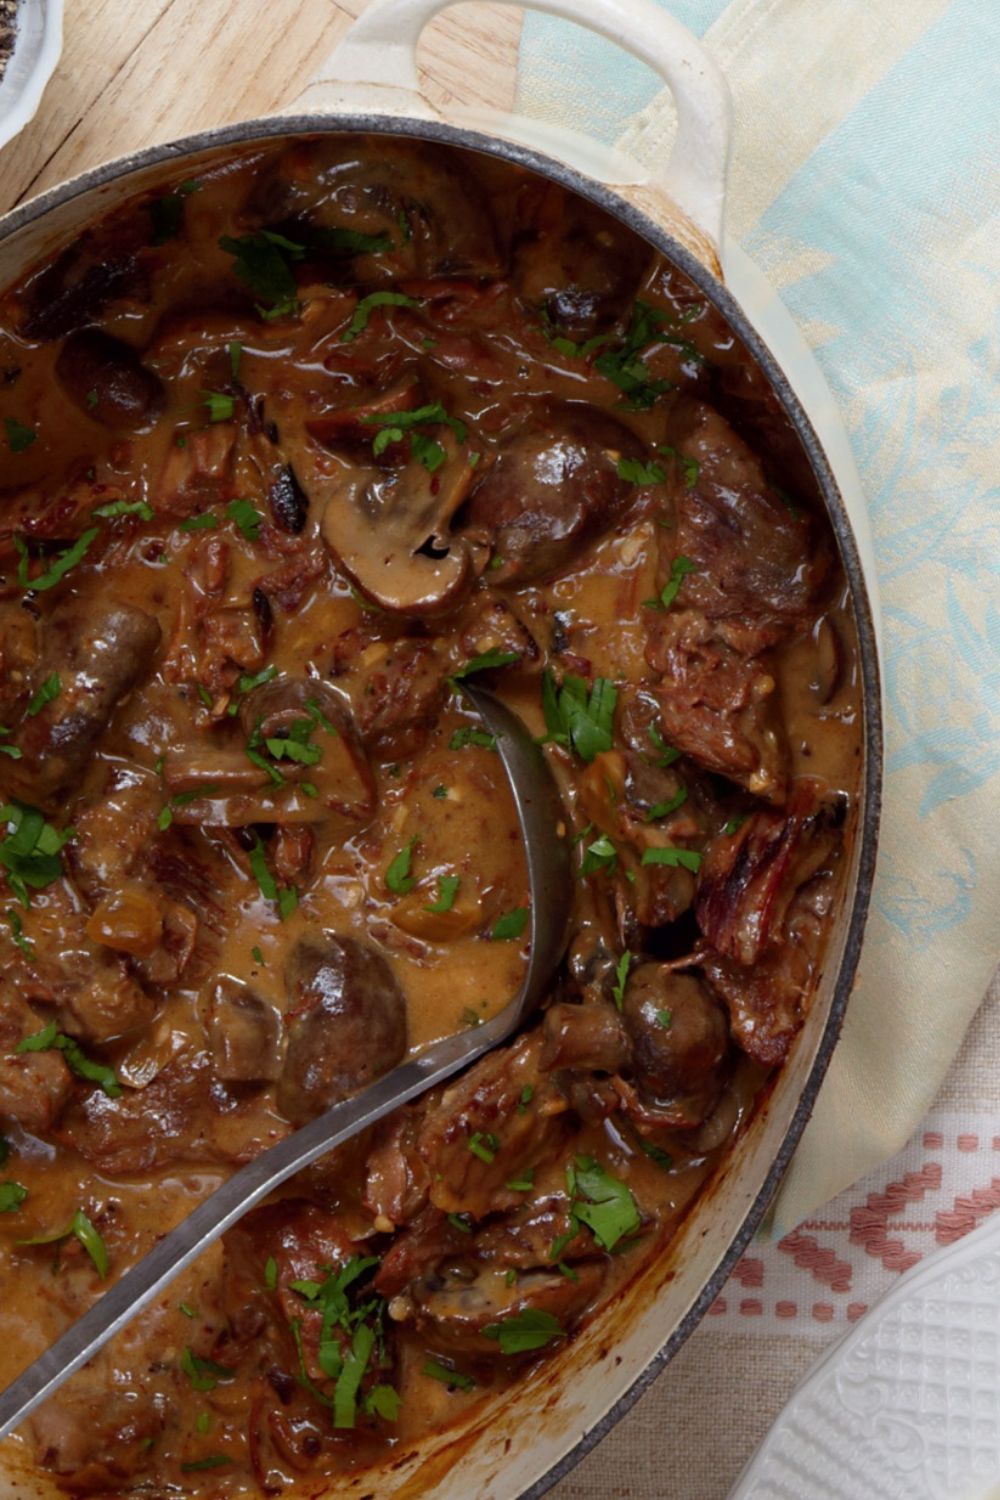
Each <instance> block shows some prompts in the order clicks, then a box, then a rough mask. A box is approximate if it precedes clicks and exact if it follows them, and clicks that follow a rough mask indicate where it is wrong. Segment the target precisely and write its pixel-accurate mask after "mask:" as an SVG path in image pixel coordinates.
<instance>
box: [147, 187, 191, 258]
mask: <svg viewBox="0 0 1000 1500" xmlns="http://www.w3.org/2000/svg"><path fill="white" fill-rule="evenodd" d="M200 185H201V184H200V183H197V182H193V181H191V182H182V183H181V185H180V187H178V188H177V189H176V190H175V191H174V192H172V193H163V194H162V195H161V196H160V197H159V198H153V199H152V201H151V202H150V203H148V204H147V205H146V208H147V211H148V213H149V222H150V226H151V228H152V231H153V232H152V234H151V236H150V240H149V243H150V244H151V245H165V244H166V243H167V242H168V240H174V239H176V238H177V236H178V234H179V233H180V230H181V225H182V224H183V222H184V199H185V198H187V197H189V196H190V194H191V193H196V192H197V191H198V188H199V187H200Z"/></svg>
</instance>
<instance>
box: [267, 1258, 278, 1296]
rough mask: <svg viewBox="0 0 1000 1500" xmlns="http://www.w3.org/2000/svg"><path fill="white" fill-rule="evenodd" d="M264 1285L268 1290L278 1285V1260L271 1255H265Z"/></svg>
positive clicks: (273, 1289)
mask: <svg viewBox="0 0 1000 1500" xmlns="http://www.w3.org/2000/svg"><path fill="white" fill-rule="evenodd" d="M264 1285H265V1287H266V1288H267V1290H268V1291H269V1292H273V1291H275V1290H276V1289H277V1285H278V1262H277V1261H276V1260H275V1258H274V1256H273V1255H269V1256H268V1257H267V1260H266V1262H265V1263H264Z"/></svg>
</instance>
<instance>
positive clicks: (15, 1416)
mask: <svg viewBox="0 0 1000 1500" xmlns="http://www.w3.org/2000/svg"><path fill="white" fill-rule="evenodd" d="M463 687H464V692H465V695H466V697H467V698H468V699H469V700H470V702H472V703H473V704H474V706H475V707H476V708H477V710H478V711H479V713H480V714H481V715H482V717H483V719H484V721H485V722H486V723H487V725H488V726H489V728H490V729H491V730H492V732H493V733H494V734H495V735H496V736H497V748H498V750H499V752H500V757H501V760H502V762H503V767H504V771H505V773H506V775H507V779H508V781H509V783H510V788H511V793H512V795H513V799H514V805H515V809H516V812H517V818H518V822H519V824H520V827H521V834H522V837H523V839H524V848H525V859H526V863H527V867H528V887H529V890H530V893H531V905H530V910H529V928H528V932H529V942H530V947H529V950H528V962H527V967H526V970H525V974H524V979H523V982H522V984H521V987H520V989H519V990H518V993H517V994H516V995H515V997H514V998H513V1000H511V1001H510V1002H509V1004H507V1005H506V1006H504V1008H503V1010H502V1011H500V1012H499V1013H498V1014H497V1015H495V1016H493V1017H492V1019H491V1020H489V1021H486V1022H484V1023H483V1024H482V1025H480V1026H474V1027H471V1028H469V1029H467V1030H465V1031H460V1032H456V1033H455V1035H453V1036H448V1037H444V1038H443V1039H442V1040H441V1041H440V1042H435V1043H434V1044H433V1045H432V1046H430V1047H428V1048H427V1049H426V1050H425V1051H423V1052H421V1053H420V1054H419V1056H417V1057H414V1058H411V1059H410V1061H409V1062H405V1063H402V1064H401V1065H400V1066H399V1067H398V1068H393V1070H392V1072H391V1073H386V1074H385V1075H384V1076H383V1077H382V1078H379V1079H377V1080H376V1082H375V1083H373V1084H370V1085H369V1087H368V1088H366V1089H364V1090H363V1091H362V1092H361V1093H360V1094H355V1095H354V1096H353V1097H352V1098H350V1099H345V1100H344V1101H343V1102H342V1103H341V1104H335V1105H333V1107H332V1108H331V1109H328V1110H326V1111H325V1113H324V1114H321V1115H319V1116H318V1117H317V1118H316V1119H315V1120H311V1121H310V1122H309V1124H308V1125H303V1126H302V1127H301V1128H300V1129H298V1130H295V1131H293V1132H292V1134H291V1135H288V1136H286V1137H285V1139H284V1140H283V1141H279V1142H278V1143H277V1145H275V1146H270V1147H269V1148H268V1149H267V1150H266V1151H263V1152H261V1154H260V1156H258V1157H255V1159H254V1160H253V1161H251V1162H248V1163H247V1165H246V1166H245V1167H241V1168H240V1170H239V1171H238V1172H236V1173H235V1174H234V1176H232V1177H230V1178H229V1179H228V1181H226V1182H224V1183H223V1184H222V1186H221V1187H218V1188H216V1190H215V1192H214V1193H212V1194H211V1195H210V1196H209V1197H208V1198H206V1199H205V1200H204V1202H203V1203H199V1205H198V1207H197V1208H196V1209H194V1210H193V1212H192V1213H190V1214H188V1215H187V1217H186V1218H185V1219H182V1220H181V1222H180V1223H179V1224H178V1225H177V1227H176V1228H175V1229H172V1230H171V1231H170V1233H169V1234H166V1235H164V1237H163V1239H161V1240H158V1241H157V1243H156V1244H155V1245H154V1246H153V1248H152V1250H150V1251H148V1253H147V1254H146V1255H144V1256H143V1257H142V1259H141V1260H139V1261H137V1262H136V1264H135V1265H134V1266H132V1267H131V1269H130V1270H128V1271H126V1272H125V1274H124V1276H122V1277H121V1278H120V1280H118V1281H116V1282H115V1284H114V1286H113V1287H110V1288H109V1290H108V1291H106V1292H105V1293H104V1295H103V1296H102V1297H101V1298H100V1299H99V1300H98V1301H97V1302H95V1303H94V1305H93V1307H91V1308H89V1309H88V1310H87V1312H85V1313H84V1315H83V1317H82V1318H78V1319H77V1321H76V1322H75V1323H73V1324H72V1325H71V1326H70V1327H69V1328H68V1329H67V1330H66V1332H65V1333H64V1334H62V1335H61V1336H60V1337H59V1338H58V1339H56V1341H55V1343H54V1344H50V1345H49V1347H48V1349H46V1350H45V1352H44V1353H43V1354H40V1355H39V1357H38V1358H37V1359H36V1360H35V1362H34V1363H33V1364H31V1365H29V1366H28V1368H27V1369H26V1370H24V1371H23V1372H22V1373H21V1374H20V1375H19V1376H18V1377H17V1379H16V1380H15V1381H14V1382H13V1383H12V1384H11V1385H9V1386H8V1387H7V1389H6V1390H5V1391H3V1392H2V1393H0V1439H2V1438H5V1437H6V1436H7V1435H8V1433H10V1432H13V1430H14V1428H15V1427H17V1426H18V1424H19V1423H20V1422H22V1421H23V1420H24V1418H25V1417H27V1416H28V1415H30V1413H31V1412H33V1411H34V1410H35V1408H36V1407H37V1406H40V1405H41V1403H42V1402H43V1401H45V1400H46V1399H47V1398H48V1397H49V1396H51V1395H52V1393H53V1392H54V1391H57V1390H58V1389H59V1387H60V1386H61V1385H62V1384H63V1382H64V1381H66V1380H68V1379H69V1377H70V1376H71V1375H72V1374H73V1373H74V1372H75V1371H76V1370H79V1368H80V1366H81V1365H85V1364H86V1363H87V1361H88V1359H91V1358H92V1357H93V1355H95V1354H96V1353H97V1351H98V1350H99V1349H101V1348H102V1347H103V1346H104V1345H105V1344H106V1343H107V1342H108V1340H109V1339H110V1338H113V1337H114V1335H115V1334H116V1333H118V1332H119V1330H120V1329H122V1328H124V1327H125V1324H126V1323H128V1322H130V1321H131V1319H132V1318H134V1317H135V1315H136V1314H137V1313H138V1312H141V1310H142V1309H143V1308H144V1307H148V1305H149V1304H150V1302H152V1301H153V1300H154V1299H155V1298H156V1297H157V1296H158V1295H159V1294H160V1292H162V1291H163V1289H164V1287H166V1286H168V1285H169V1284H170V1282H171V1281H172V1280H173V1279H174V1277H175V1276H177V1275H178V1273H179V1272H180V1271H183V1269H184V1268H185V1266H189V1265H190V1264H191V1262H192V1261H193V1260H195V1259H196V1258H197V1257H198V1256H199V1255H200V1254H201V1252H202V1251H203V1250H205V1249H207V1248H208V1246H209V1245H211V1244H212V1243H213V1242H214V1241H215V1240H217V1239H218V1238H219V1237H220V1235H223V1234H225V1232H226V1230H227V1229H230V1228H231V1227H232V1226H233V1225H234V1224H235V1223H236V1222H237V1221H238V1220H239V1219H241V1218H242V1217H243V1215H244V1214H245V1213H247V1212H249V1210H250V1209H251V1208H253V1207H254V1206H255V1205H256V1204H258V1203H259V1202H260V1201H261V1199H262V1198H266V1197H267V1195H268V1193H271V1192H273V1191H274V1189H275V1188H277V1187H280V1186H281V1184H282V1183H283V1182H285V1181H287V1179H288V1178H289V1177H292V1176H294V1174H295V1173H296V1172H299V1171H301V1170H302V1168H303V1167H307V1166H308V1165H309V1164H310V1162H314V1161H315V1160H316V1158H317V1157H319V1156H323V1155H325V1153H326V1152H328V1151H332V1150H333V1148H334V1147H335V1146H339V1145H342V1144H343V1142H344V1141H346V1140H350V1138H351V1137H352V1136H354V1135H358V1134H359V1133H360V1132H361V1131H362V1130H366V1129H367V1128H368V1126H369V1125H374V1124H375V1123H376V1121H377V1120H381V1119H383V1118H384V1116H385V1115H387V1114H391V1112H392V1111H393V1110H394V1109H398V1108H399V1106H400V1105H401V1104H406V1103H408V1102H409V1100H411V1099H415V1098H416V1097H417V1095H418V1094H423V1093H425V1092H426V1091H427V1089H429V1088H433V1086H434V1085H435V1084H438V1083H443V1082H444V1080H445V1079H446V1078H450V1077H451V1076H452V1074H454V1073H457V1072H458V1071H459V1069H460V1068H463V1067H464V1066H465V1065H466V1064H467V1063H470V1062H472V1061H473V1060H474V1059H475V1058H477V1057H480V1056H481V1055H482V1054H483V1053H484V1052H487V1051H489V1049H490V1048H491V1047H495V1046H497V1044H498V1043H500V1042H502V1041H505V1040H506V1038H507V1037H508V1036H510V1034H511V1032H513V1031H514V1030H515V1028H516V1027H517V1025H518V1024H519V1022H520V1021H521V1020H522V1018H523V1017H524V1016H525V1014H526V1013H527V1012H528V1011H530V1010H531V1009H533V1007H534V1006H535V1005H537V1003H538V1001H539V1000H540V999H541V996H542V994H543V993H544V991H545V988H546V986H547V984H548V982H549V980H550V979H551V977H552V973H553V970H554V969H555V967H556V965H557V964H558V963H559V960H560V958H561V957H562V953H563V949H564V948H565V945H566V929H567V921H568V916H569V907H570V901H571V892H572V877H571V876H570V869H569V855H568V851H567V846H566V838H565V828H564V820H565V814H564V811H563V808H562V804H561V802H560V800H559V793H558V791H557V789H556V786H555V782H554V780H553V778H552V775H551V772H550V771H549V770H548V768H547V766H546V765H545V760H544V757H543V756H542V754H541V751H540V750H539V749H538V747H537V745H535V744H533V743H532V741H531V738H530V736H529V735H528V733H527V730H526V729H525V727H524V725H523V724H522V723H521V721H520V720H519V719H518V718H517V716H516V715H515V714H513V713H511V711H510V709H508V708H506V707H505V706H504V705H503V704H502V703H501V702H500V701H499V700H498V699H497V698H495V697H494V695H493V694H492V693H490V692H488V691H485V690H484V689H482V688H470V687H469V686H467V685H463Z"/></svg>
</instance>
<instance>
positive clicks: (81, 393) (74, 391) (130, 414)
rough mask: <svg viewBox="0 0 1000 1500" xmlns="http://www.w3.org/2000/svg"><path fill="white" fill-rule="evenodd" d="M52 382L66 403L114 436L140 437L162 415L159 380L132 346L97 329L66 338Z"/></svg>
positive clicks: (163, 395)
mask: <svg viewBox="0 0 1000 1500" xmlns="http://www.w3.org/2000/svg"><path fill="white" fill-rule="evenodd" d="M56 376H57V378H58V380H59V383H60V385H61V386H62V388H63V390H64V391H65V392H66V394H67V396H69V398H70V400H71V401H73V402H75V404H76V405H77V406H78V407H79V408H80V410H81V411H84V412H86V413H87V416H88V417H92V418H93V419H94V421H95V422H100V423H101V425H102V426H103V427H110V428H111V430H112V431H113V432H142V431H144V430H145V429H146V428H148V427H152V425H153V423H154V422H155V421H156V419H157V417H158V416H159V415H160V413H161V412H162V411H163V407H164V404H165V401H166V396H165V394H164V390H163V384H162V382H161V380H160V377H159V376H158V375H156V374H154V372H153V371H152V370H150V369H147V367H146V366H145V365H144V364H143V363H142V361H141V360H140V358H139V356H138V354H137V353H136V351H135V350H134V349H133V348H132V345H131V344H126V343H125V342H124V340H123V339H116V338H114V337H113V336H112V335H111V334H110V333H104V332H102V331H101V329H99V328H82V329H80V331H79V332H78V333H71V334H70V336H69V338H68V339H67V340H66V342H65V343H64V344H63V346H62V348H61V349H60V351H59V357H58V359H57V360H56Z"/></svg>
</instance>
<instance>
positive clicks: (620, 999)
mask: <svg viewBox="0 0 1000 1500" xmlns="http://www.w3.org/2000/svg"><path fill="white" fill-rule="evenodd" d="M631 967H632V955H631V953H629V952H628V950H627V949H626V951H625V952H624V953H623V954H622V956H621V958H620V959H619V960H618V962H617V963H616V964H615V982H614V984H613V985H612V986H611V993H612V995H613V996H614V1001H615V1005H616V1006H617V1007H618V1009H619V1010H621V1008H622V1006H623V1005H624V1004H625V985H626V984H627V983H628V971H629V969H630V968H631Z"/></svg>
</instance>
